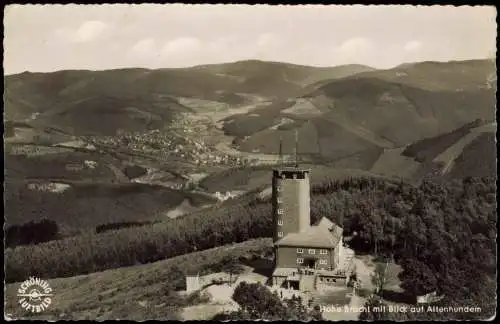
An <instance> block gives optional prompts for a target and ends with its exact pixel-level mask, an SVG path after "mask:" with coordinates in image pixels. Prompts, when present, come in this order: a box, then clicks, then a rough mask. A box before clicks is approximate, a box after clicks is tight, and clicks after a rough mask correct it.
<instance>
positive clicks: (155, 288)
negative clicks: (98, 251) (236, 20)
mask: <svg viewBox="0 0 500 324" xmlns="http://www.w3.org/2000/svg"><path fill="white" fill-rule="evenodd" d="M271 244H272V243H271V239H258V240H250V241H246V242H243V243H239V244H234V245H231V246H222V247H218V248H214V249H209V250H205V251H200V252H196V253H191V254H186V255H182V256H179V257H175V258H172V259H167V260H163V261H159V262H155V263H151V264H147V265H139V266H133V267H126V268H120V269H115V270H109V271H103V272H97V273H92V274H89V275H84V276H76V277H71V278H57V279H51V280H48V282H49V285H50V286H51V287H52V289H53V290H54V292H53V293H54V296H53V298H52V304H51V306H50V307H49V309H48V310H47V312H44V313H42V314H39V315H36V316H30V317H29V318H30V319H40V320H58V319H68V320H82V319H94V320H115V319H130V320H134V319H138V320H144V319H158V320H162V319H163V320H165V319H175V318H177V317H176V314H177V313H178V312H179V311H180V307H179V306H178V304H179V303H177V302H176V301H175V300H179V299H181V297H179V296H177V297H175V296H167V295H166V294H167V292H168V281H169V279H170V272H171V270H172V268H173V267H177V268H179V269H181V270H182V271H183V272H196V271H198V270H200V269H201V268H202V267H203V266H207V265H210V264H214V263H216V262H219V261H220V260H221V259H222V258H223V257H225V256H234V257H240V256H245V255H249V256H250V255H254V254H260V253H261V252H262V251H264V250H266V249H269V248H270V247H271ZM19 284H20V283H14V284H9V285H7V286H6V289H5V311H4V313H5V314H6V315H7V316H8V317H9V318H12V319H20V318H26V315H27V314H26V313H24V312H23V310H22V308H21V307H19V305H18V297H17V296H16V293H17V289H18V288H19ZM168 297H170V299H169V298H168ZM172 302H175V304H172Z"/></svg>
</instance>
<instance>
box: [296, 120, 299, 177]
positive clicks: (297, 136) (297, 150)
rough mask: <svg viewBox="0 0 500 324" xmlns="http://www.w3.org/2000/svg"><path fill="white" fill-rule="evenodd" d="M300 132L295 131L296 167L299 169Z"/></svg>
mask: <svg viewBox="0 0 500 324" xmlns="http://www.w3.org/2000/svg"><path fill="white" fill-rule="evenodd" d="M298 154H299V132H298V130H297V129H296V130H295V167H296V168H298V167H299V155H298Z"/></svg>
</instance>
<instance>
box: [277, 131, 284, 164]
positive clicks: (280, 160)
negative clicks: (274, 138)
mask: <svg viewBox="0 0 500 324" xmlns="http://www.w3.org/2000/svg"><path fill="white" fill-rule="evenodd" d="M278 163H279V164H280V165H281V166H283V139H282V138H281V136H280V151H279V157H278Z"/></svg>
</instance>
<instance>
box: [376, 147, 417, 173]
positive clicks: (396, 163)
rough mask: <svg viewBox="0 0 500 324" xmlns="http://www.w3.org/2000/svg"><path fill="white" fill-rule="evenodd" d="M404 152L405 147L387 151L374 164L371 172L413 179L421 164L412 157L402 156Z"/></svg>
mask: <svg viewBox="0 0 500 324" xmlns="http://www.w3.org/2000/svg"><path fill="white" fill-rule="evenodd" d="M404 150H405V148H404V147H402V148H396V149H385V150H384V151H383V153H382V154H381V155H380V157H379V158H378V160H377V161H376V162H375V163H374V164H373V166H372V168H371V169H370V172H373V173H376V174H380V175H384V176H391V177H398V178H409V177H411V176H412V174H414V173H415V172H416V171H417V170H418V168H419V166H420V163H418V162H416V161H415V160H414V159H413V158H411V157H407V156H404V155H402V153H403V151H404Z"/></svg>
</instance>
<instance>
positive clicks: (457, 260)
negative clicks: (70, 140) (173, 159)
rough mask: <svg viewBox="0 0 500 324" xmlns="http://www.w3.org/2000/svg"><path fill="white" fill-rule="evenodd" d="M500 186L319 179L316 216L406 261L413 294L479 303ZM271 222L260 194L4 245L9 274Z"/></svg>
mask: <svg viewBox="0 0 500 324" xmlns="http://www.w3.org/2000/svg"><path fill="white" fill-rule="evenodd" d="M495 192H496V187H495V181H494V179H491V178H467V179H464V180H462V181H454V182H450V183H445V184H437V183H432V182H423V183H422V184H421V185H420V186H419V187H413V186H411V185H408V184H405V183H399V184H397V183H391V182H388V181H385V180H373V179H350V180H347V181H343V182H330V183H327V184H325V185H322V186H319V187H315V188H314V189H313V197H312V202H311V214H312V221H315V220H317V219H318V218H319V217H321V216H327V217H330V218H333V219H332V220H334V221H337V222H343V224H344V230H345V234H346V235H351V234H353V233H354V232H356V233H357V235H355V236H354V238H353V241H352V245H353V246H354V247H355V248H356V249H357V250H366V251H367V252H373V253H375V254H379V255H380V254H387V255H388V254H392V253H394V255H395V259H396V262H397V263H399V264H401V266H402V267H403V273H402V275H401V280H402V285H403V287H404V288H405V290H406V291H407V292H408V293H409V294H412V295H417V294H424V293H428V292H431V291H434V290H437V291H439V292H440V293H443V294H445V296H447V298H449V300H450V301H453V302H460V301H463V300H467V299H472V300H473V301H475V302H477V303H481V302H482V301H483V300H494V299H488V298H485V297H484V296H485V295H487V294H490V293H491V291H489V289H494V286H492V285H488V284H487V283H489V282H490V280H492V279H493V278H494V275H495V271H496V261H495V253H496V247H495V237H496V196H495ZM271 226H272V222H271V205H270V203H269V202H266V201H253V202H250V203H248V204H247V205H228V206H226V207H224V206H223V207H222V208H215V207H214V208H212V209H211V210H209V211H202V212H198V213H194V214H191V215H187V216H186V217H182V218H178V219H174V220H171V221H169V222H165V223H159V224H153V225H146V226H143V227H138V228H128V229H123V230H117V231H109V232H105V233H102V234H100V235H90V236H78V237H74V238H71V239H67V240H60V241H53V242H48V243H43V244H39V245H36V246H20V247H17V248H15V249H8V250H7V251H6V255H5V256H6V260H7V264H6V275H7V281H8V282H12V281H19V280H22V279H23V278H25V277H27V276H28V275H34V274H36V275H38V276H41V277H45V278H53V277H63V276H71V275H77V274H83V273H89V272H94V271H100V270H104V269H110V268H118V267H123V266H130V265H134V264H139V263H148V262H153V261H157V260H160V259H164V258H170V257H174V256H177V255H182V254H186V253H190V252H193V251H196V250H203V249H207V248H211V247H214V246H220V245H224V244H230V243H233V242H243V241H245V240H248V239H250V238H256V237H269V236H271V233H272V227H271ZM393 242H394V243H395V244H394V247H393V245H392V243H393ZM469 278H477V279H476V280H472V281H471V280H469ZM493 291H494V290H493ZM484 307H485V309H486V308H487V307H488V305H484Z"/></svg>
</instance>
